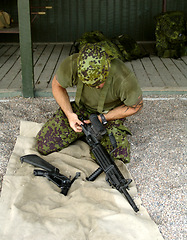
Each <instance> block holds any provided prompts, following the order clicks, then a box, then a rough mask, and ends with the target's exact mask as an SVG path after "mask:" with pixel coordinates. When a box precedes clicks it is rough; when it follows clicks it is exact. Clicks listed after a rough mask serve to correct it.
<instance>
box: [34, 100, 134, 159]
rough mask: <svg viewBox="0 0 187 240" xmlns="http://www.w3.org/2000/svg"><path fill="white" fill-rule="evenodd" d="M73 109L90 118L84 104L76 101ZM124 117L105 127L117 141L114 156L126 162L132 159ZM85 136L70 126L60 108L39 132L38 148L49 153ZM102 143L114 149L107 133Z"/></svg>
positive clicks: (43, 152)
mask: <svg viewBox="0 0 187 240" xmlns="http://www.w3.org/2000/svg"><path fill="white" fill-rule="evenodd" d="M71 105H72V109H73V111H74V112H75V113H76V114H77V115H78V116H79V119H80V117H83V118H84V119H89V116H90V114H91V113H93V112H90V111H89V110H86V109H85V107H83V106H79V107H78V106H77V105H76V104H75V102H72V103H71ZM123 123H124V119H120V120H114V121H110V122H108V123H107V124H106V125H105V127H106V129H107V131H108V134H109V133H111V132H112V133H113V134H114V136H115V138H116V142H117V146H118V147H117V149H116V150H115V151H114V153H113V156H114V158H115V159H120V160H122V161H124V162H129V161H130V144H129V142H128V140H127V137H126V136H127V134H130V131H129V130H128V128H126V127H125V126H124V125H123ZM83 136H84V133H82V132H81V133H77V132H75V131H74V130H73V129H72V128H71V127H70V126H69V122H68V119H67V117H66V115H65V114H64V112H63V111H62V110H61V109H60V108H59V109H58V110H57V112H56V113H55V114H54V115H53V117H52V118H51V119H49V120H48V121H47V122H46V123H45V124H44V126H43V127H42V129H41V130H40V131H39V133H38V134H37V137H36V138H37V150H38V151H39V152H40V153H42V154H43V155H47V154H49V153H52V152H57V151H60V150H62V149H63V148H65V147H68V146H69V145H70V144H71V143H72V142H74V141H76V140H77V139H80V138H82V137H83ZM101 144H103V146H104V147H106V148H107V149H108V151H112V150H113V147H112V146H111V143H110V140H109V137H108V136H107V135H106V136H104V137H103V138H102V140H101ZM92 157H93V156H92Z"/></svg>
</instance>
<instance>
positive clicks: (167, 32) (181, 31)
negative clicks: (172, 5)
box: [155, 12, 187, 58]
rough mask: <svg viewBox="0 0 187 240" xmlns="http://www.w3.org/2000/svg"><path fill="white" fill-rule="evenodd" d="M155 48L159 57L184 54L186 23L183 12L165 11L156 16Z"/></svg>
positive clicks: (173, 56) (175, 56) (186, 38)
mask: <svg viewBox="0 0 187 240" xmlns="http://www.w3.org/2000/svg"><path fill="white" fill-rule="evenodd" d="M156 22H157V23H156V30H155V35H156V50H157V55H158V56H159V57H169V58H179V57H181V56H183V55H186V52H185V51H186V47H185V44H186V41H187V37H186V26H185V25H186V23H185V17H184V13H183V12H166V13H162V14H160V15H158V16H157V17H156Z"/></svg>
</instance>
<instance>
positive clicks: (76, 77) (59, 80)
mask: <svg viewBox="0 0 187 240" xmlns="http://www.w3.org/2000/svg"><path fill="white" fill-rule="evenodd" d="M72 86H77V91H76V97H75V101H73V102H70V100H69V96H68V93H67V90H66V88H67V87H72ZM52 92H53V96H54V98H55V99H56V101H57V103H58V104H59V106H60V108H59V109H58V110H57V112H56V113H55V114H54V116H53V117H52V118H51V119H49V120H48V121H47V122H46V123H45V125H44V126H43V127H42V129H41V130H40V131H39V133H38V134H37V137H36V138H37V149H38V151H39V152H40V153H42V154H44V155H46V154H49V153H52V152H54V151H60V150H61V149H63V148H65V147H67V146H69V145H70V144H71V143H72V142H74V141H75V140H77V139H79V138H81V137H82V136H83V135H84V134H83V132H82V128H81V124H82V121H81V120H80V119H81V117H83V118H84V119H85V120H84V122H85V123H90V121H89V120H88V119H89V116H90V114H92V113H97V114H98V118H99V120H100V121H101V122H102V123H103V124H106V125H105V127H106V129H107V131H108V133H111V132H112V133H113V134H114V136H115V138H116V141H117V149H116V150H115V152H114V155H113V156H114V158H115V159H120V160H122V161H123V162H125V163H126V162H129V161H130V145H129V142H128V140H127V134H130V131H129V130H128V128H127V127H125V126H124V121H125V118H126V117H128V116H131V115H133V114H135V113H137V112H138V111H139V110H140V109H141V108H142V106H143V100H142V92H141V89H140V87H139V85H138V82H137V79H136V77H135V75H134V74H133V73H132V72H131V71H130V70H129V69H128V68H127V67H126V65H125V64H124V62H122V61H121V60H120V59H118V58H116V57H115V55H112V54H110V53H109V52H108V51H106V49H105V48H104V46H103V45H102V44H100V43H94V44H90V43H88V44H85V45H84V46H83V47H82V49H81V50H80V52H79V53H76V54H73V55H71V56H69V57H67V58H66V59H65V60H64V61H63V62H62V63H61V65H60V67H59V69H58V70H57V72H56V75H55V76H54V79H53V82H52ZM101 144H103V146H104V147H105V148H106V149H107V150H108V151H111V150H112V146H111V143H110V140H109V139H108V137H107V136H106V137H103V139H102V140H101Z"/></svg>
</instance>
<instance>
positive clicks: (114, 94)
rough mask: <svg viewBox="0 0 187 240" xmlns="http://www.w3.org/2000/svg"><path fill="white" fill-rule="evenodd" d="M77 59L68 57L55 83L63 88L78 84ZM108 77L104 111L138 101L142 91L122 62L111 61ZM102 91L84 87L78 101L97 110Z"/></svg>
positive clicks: (72, 56) (62, 64) (117, 60)
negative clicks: (108, 82) (109, 78)
mask: <svg viewBox="0 0 187 240" xmlns="http://www.w3.org/2000/svg"><path fill="white" fill-rule="evenodd" d="M77 57H78V53H76V54H74V55H71V56H69V57H68V58H66V59H65V60H64V61H63V62H62V63H61V65H60V67H59V68H58V70H57V73H56V76H57V81H58V82H59V83H60V85H61V86H62V87H63V88H67V87H73V86H75V85H77V83H78V75H77ZM109 76H110V77H111V82H110V86H109V88H108V91H107V94H106V98H105V102H104V107H103V110H104V111H109V110H111V109H113V108H115V107H117V106H120V105H122V104H125V105H127V106H132V105H134V104H137V103H138V102H139V101H140V98H139V97H140V96H141V94H142V91H141V89H140V87H139V84H138V81H137V78H136V77H135V75H134V74H133V73H132V72H131V71H130V70H129V69H128V68H127V66H126V65H125V64H124V62H122V61H121V60H119V59H114V60H112V62H111V67H110V71H109ZM107 79H108V78H107ZM106 81H107V80H106ZM102 90H103V88H101V89H97V88H91V87H88V86H86V85H84V87H83V90H82V94H81V99H80V101H81V102H82V103H83V104H84V105H85V106H86V107H88V108H90V109H92V110H97V107H98V102H99V98H100V96H101V92H102Z"/></svg>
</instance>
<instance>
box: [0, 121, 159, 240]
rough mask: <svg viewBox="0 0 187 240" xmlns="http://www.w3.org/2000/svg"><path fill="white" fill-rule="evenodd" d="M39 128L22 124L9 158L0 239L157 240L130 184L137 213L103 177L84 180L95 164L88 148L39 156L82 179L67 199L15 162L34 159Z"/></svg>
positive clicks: (1, 202) (80, 144) (79, 146)
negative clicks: (27, 157)
mask: <svg viewBox="0 0 187 240" xmlns="http://www.w3.org/2000/svg"><path fill="white" fill-rule="evenodd" d="M41 126H42V124H38V123H34V122H27V121H22V122H21V125H20V135H19V136H18V138H17V142H16V144H15V148H14V151H13V153H12V155H11V157H10V161H9V165H8V169H7V173H6V175H5V176H4V180H3V187H2V193H1V198H0V236H1V237H0V239H1V240H22V239H24V240H43V239H44V240H51V239H53V240H67V239H68V240H96V239H97V240H103V239H105V240H116V239H118V240H150V239H151V240H162V239H163V238H162V236H161V234H160V232H159V230H158V227H157V225H156V224H155V223H154V222H153V221H152V220H151V218H150V217H149V215H148V213H147V211H146V209H145V208H144V207H143V206H141V200H140V199H139V198H138V197H137V190H136V186H135V183H134V182H132V183H131V185H130V190H129V193H130V195H131V196H132V197H133V198H134V200H135V202H136V204H137V206H138V207H139V208H140V211H139V212H138V213H135V212H134V211H133V209H132V208H131V206H130V205H129V203H128V202H127V200H126V199H125V197H124V196H123V195H122V194H121V193H119V192H118V191H117V190H116V189H112V188H111V187H110V186H109V185H108V184H107V182H106V181H105V174H104V173H102V174H101V175H100V176H99V177H98V178H97V179H96V180H95V181H94V182H88V181H86V176H89V175H90V174H91V173H92V172H93V171H94V170H96V169H97V167H98V165H97V164H96V163H95V162H94V161H93V160H92V159H91V158H90V154H89V147H88V145H87V144H86V143H84V142H82V141H77V142H76V143H74V144H72V145H71V146H70V147H68V148H66V149H64V150H62V151H60V152H58V153H52V154H50V155H48V156H45V157H43V156H41V157H42V158H43V159H45V160H46V161H48V162H50V163H51V164H53V165H54V166H56V167H57V168H59V169H60V172H61V173H62V174H64V175H66V176H68V177H69V176H72V177H73V176H74V175H75V174H76V172H81V176H80V177H79V179H77V180H76V181H75V182H74V183H73V185H72V187H71V188H70V190H69V192H68V195H67V196H64V195H62V194H60V189H59V188H58V187H57V186H56V185H54V184H53V183H52V182H50V181H48V180H47V179H46V178H44V177H36V176H34V175H33V169H34V167H33V166H32V165H30V164H27V163H23V164H21V162H20V156H23V155H26V154H37V155H38V156H40V155H39V154H38V152H37V151H36V150H35V144H36V141H35V136H36V134H37V132H38V131H39V129H40V128H41ZM117 165H118V167H119V168H120V170H121V172H122V173H123V175H124V176H125V177H126V178H131V176H130V173H129V171H128V169H127V168H126V166H125V165H124V164H123V163H122V162H120V161H119V162H117Z"/></svg>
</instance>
